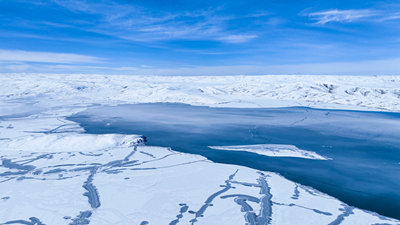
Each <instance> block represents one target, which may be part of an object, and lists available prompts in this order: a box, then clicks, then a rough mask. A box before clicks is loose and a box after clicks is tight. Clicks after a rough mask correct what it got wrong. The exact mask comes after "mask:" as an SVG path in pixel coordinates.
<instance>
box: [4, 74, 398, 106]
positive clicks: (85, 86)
mask: <svg viewBox="0 0 400 225" xmlns="http://www.w3.org/2000/svg"><path fill="white" fill-rule="evenodd" d="M0 82H1V83H3V84H7V85H4V86H3V88H2V89H1V90H0V102H9V101H13V100H17V99H31V100H38V99H40V101H41V102H42V103H43V101H44V100H47V102H48V101H50V102H52V105H54V104H57V102H60V103H59V104H61V102H62V103H63V104H65V103H75V104H76V103H77V102H81V103H98V104H130V103H147V102H179V103H188V104H193V105H209V106H218V107H224V106H225V107H276V106H277V107H283V106H310V107H329V108H339V109H340V108H345V109H348V107H347V106H351V107H354V109H362V110H384V111H394V112H399V111H400V76H322V75H321V76H320V75H318V76H317V75H308V76H307V75H301V76H300V75H267V76H191V77H189V76H188V77H186V76H126V75H125V76H124V75H112V76H103V75H64V74H2V75H0ZM276 100H279V101H276ZM282 100H284V101H282ZM45 102H46V101H45ZM45 102H44V103H43V104H45ZM324 104H330V105H329V106H326V105H324ZM361 107H363V108H361ZM8 110H9V109H8ZM0 113H1V110H0Z"/></svg>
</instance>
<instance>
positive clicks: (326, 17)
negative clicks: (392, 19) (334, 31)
mask: <svg viewBox="0 0 400 225" xmlns="http://www.w3.org/2000/svg"><path fill="white" fill-rule="evenodd" d="M377 14H378V13H377V12H376V11H372V10H369V9H352V10H338V9H334V10H328V11H321V12H314V13H310V14H308V17H309V18H310V19H311V20H316V21H317V22H316V23H317V24H326V23H329V22H342V23H351V22H355V21H359V20H362V19H365V18H370V17H373V16H376V15H377Z"/></svg>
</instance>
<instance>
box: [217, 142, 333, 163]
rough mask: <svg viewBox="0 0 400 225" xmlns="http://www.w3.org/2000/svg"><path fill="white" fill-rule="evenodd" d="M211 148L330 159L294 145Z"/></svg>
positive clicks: (275, 155)
mask: <svg viewBox="0 0 400 225" xmlns="http://www.w3.org/2000/svg"><path fill="white" fill-rule="evenodd" d="M209 148H212V149H217V150H226V151H246V152H252V153H256V154H259V155H266V156H272V157H297V158H306V159H319V160H328V158H326V157H323V156H321V155H318V154H317V153H315V152H311V151H305V150H301V149H298V148H297V147H296V146H294V145H273V144H262V145H236V146H209Z"/></svg>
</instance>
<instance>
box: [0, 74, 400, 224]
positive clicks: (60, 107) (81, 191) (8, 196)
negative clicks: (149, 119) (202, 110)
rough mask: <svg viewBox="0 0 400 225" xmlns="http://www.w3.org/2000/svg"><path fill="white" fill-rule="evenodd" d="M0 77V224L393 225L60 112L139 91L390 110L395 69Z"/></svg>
mask: <svg viewBox="0 0 400 225" xmlns="http://www.w3.org/2000/svg"><path fill="white" fill-rule="evenodd" d="M0 82H1V84H3V85H2V88H1V89H0V162H1V164H0V190H1V193H0V224H36V225H43V224H47V225H49V224H50V225H53V224H66V225H67V224H69V225H76V224H98V225H101V224H116V225H118V224H119V225H122V224H137V225H146V224H149V225H152V224H153V225H161V224H170V225H177V224H178V225H179V224H190V225H214V224H215V225H220V224H230V225H236V224H238V225H239V224H240V225H244V224H246V225H255V224H257V225H267V224H271V225H282V224H285V225H290V224H296V225H297V224H317V225H321V224H335V225H336V224H343V225H346V224H349V225H350V224H351V225H355V224H360V225H364V224H400V221H398V220H395V219H391V218H387V217H383V216H380V215H378V214H376V213H374V212H369V211H365V210H361V209H357V208H354V207H351V206H348V205H346V204H344V203H343V202H340V201H339V200H337V199H335V198H333V197H330V196H328V195H326V194H323V193H321V192H318V191H316V190H314V189H313V188H310V187H307V186H303V185H300V184H297V183H294V182H292V181H289V180H287V179H285V178H283V177H282V176H280V175H278V174H276V173H271V172H265V171H257V170H254V169H250V168H246V167H242V166H236V165H225V164H218V163H213V162H210V161H209V160H207V159H206V158H204V157H201V156H198V155H192V154H183V153H179V152H175V151H173V149H170V148H161V147H156V146H146V145H145V144H144V140H145V139H144V137H142V136H140V134H138V135H122V134H118V135H117V134H104V135H92V134H84V133H83V130H82V128H81V127H79V126H78V125H77V124H76V123H73V122H71V121H68V120H65V119H64V118H65V117H66V116H70V115H72V114H74V113H77V112H80V111H83V110H85V109H86V108H88V107H93V106H96V105H98V104H107V105H115V104H123V103H124V104H125V103H139V102H182V103H190V104H198V105H210V106H229V107H250V106H253V107H272V106H294V105H308V104H310V103H313V104H314V103H320V102H323V103H335V104H341V105H339V108H340V107H342V108H343V107H345V106H346V105H350V106H356V105H358V106H363V107H369V109H378V110H390V111H399V109H400V108H399V95H396V93H398V89H396V88H397V87H398V86H399V82H400V78H398V77H334V76H332V77H323V76H266V77H245V76H238V77H144V76H109V77H105V76H88V75H68V76H67V75H26V74H6V75H1V76H0ZM355 84H356V85H357V86H355ZM352 87H354V88H353V89H351V88H352ZM346 91H347V92H348V93H347V92H346ZM396 91H397V92H396ZM275 100H277V101H275ZM312 106H314V105H312ZM315 106H317V107H328V106H329V107H331V106H333V105H322V104H316V105H315ZM240 147H243V146H240ZM270 147H271V146H269V147H268V146H267V147H266V146H262V148H261V149H263V152H264V153H265V149H268V151H270V152H271V148H270ZM286 147H288V146H286ZM288 148H289V149H290V151H291V152H295V154H297V155H296V156H304V154H305V153H304V152H301V151H302V150H298V149H297V148H295V147H294V146H291V147H288ZM231 149H234V150H238V148H235V147H231ZM246 149H249V148H248V147H246ZM256 149H257V148H256ZM250 150H251V151H255V149H254V146H253V147H252V148H250ZM273 152H274V153H279V152H280V151H277V152H276V151H273ZM286 153H287V152H285V154H286ZM303 153H304V154H303ZM292 154H294V153H292ZM307 154H309V155H308V157H314V158H317V159H320V158H319V157H322V156H318V155H315V154H313V153H307Z"/></svg>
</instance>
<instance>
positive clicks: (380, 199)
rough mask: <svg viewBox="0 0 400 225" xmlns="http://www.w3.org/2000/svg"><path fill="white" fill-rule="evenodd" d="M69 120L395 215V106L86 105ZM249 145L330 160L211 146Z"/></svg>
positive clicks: (399, 212) (398, 168) (399, 125)
mask: <svg viewBox="0 0 400 225" xmlns="http://www.w3.org/2000/svg"><path fill="white" fill-rule="evenodd" d="M68 119H69V120H72V121H75V122H78V123H80V125H81V126H82V127H83V128H84V129H85V131H86V132H87V133H92V134H105V133H119V134H141V135H144V136H146V137H147V140H148V142H147V145H155V146H165V147H171V148H172V149H173V150H176V151H180V152H186V153H194V154H199V155H202V156H205V157H207V158H208V159H210V160H212V161H214V162H218V163H226V164H234V165H242V166H247V167H250V168H254V169H258V170H263V171H272V172H278V173H280V174H281V175H283V176H285V177H286V178H288V179H290V180H292V181H295V182H298V183H301V184H304V185H308V186H312V187H313V188H315V189H318V190H320V191H322V192H324V193H327V194H329V195H331V196H334V197H336V198H338V199H340V200H341V201H343V202H345V203H347V204H349V205H351V206H355V207H358V208H361V209H366V210H370V211H374V212H377V213H379V214H381V215H385V216H389V217H393V218H397V219H400V191H399V190H400V164H399V163H400V138H399V137H400V114H398V113H385V112H363V111H344V110H322V109H311V108H304V107H291V108H262V109H260V108H258V109H240V108H210V107H204V106H190V105H185V104H172V103H171V104H170V103H168V104H166V103H159V104H135V105H119V106H103V107H97V108H91V109H88V110H86V111H84V112H80V113H78V114H75V115H73V116H71V117H69V118H68ZM252 144H289V145H295V146H297V147H298V148H300V149H303V150H308V151H313V152H316V153H318V154H320V155H322V156H325V157H327V158H331V159H332V160H312V159H304V158H292V157H268V156H261V155H258V154H254V153H250V152H237V151H221V150H214V149H210V148H208V146H225V145H252ZM216 172H218V171H216Z"/></svg>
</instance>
